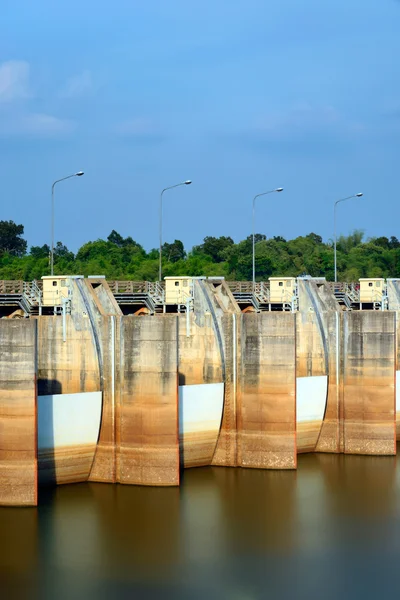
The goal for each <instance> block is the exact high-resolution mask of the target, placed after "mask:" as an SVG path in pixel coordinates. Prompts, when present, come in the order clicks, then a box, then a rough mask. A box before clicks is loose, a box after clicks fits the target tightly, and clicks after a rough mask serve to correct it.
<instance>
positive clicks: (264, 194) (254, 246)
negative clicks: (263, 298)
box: [253, 187, 283, 292]
mask: <svg viewBox="0 0 400 600" xmlns="http://www.w3.org/2000/svg"><path fill="white" fill-rule="evenodd" d="M274 192H283V188H281V187H280V188H276V189H275V190H270V191H269V192H263V193H262V194H257V196H254V198H253V292H254V290H255V287H256V252H255V250H256V244H255V241H254V223H255V214H256V199H257V198H259V197H260V196H266V195H267V194H273V193H274Z"/></svg>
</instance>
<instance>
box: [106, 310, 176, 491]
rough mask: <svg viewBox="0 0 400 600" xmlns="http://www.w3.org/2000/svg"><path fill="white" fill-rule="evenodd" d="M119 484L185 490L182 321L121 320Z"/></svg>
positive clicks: (171, 317)
mask: <svg viewBox="0 0 400 600" xmlns="http://www.w3.org/2000/svg"><path fill="white" fill-rule="evenodd" d="M121 321H122V323H121V386H120V403H119V410H118V413H117V442H118V447H119V449H118V453H117V481H119V482H120V483H130V484H140V485H160V486H163V485H164V486H165V485H179V440H178V318H177V317H176V316H175V315H163V316H160V317H159V318H158V317H157V318H146V317H122V318H121Z"/></svg>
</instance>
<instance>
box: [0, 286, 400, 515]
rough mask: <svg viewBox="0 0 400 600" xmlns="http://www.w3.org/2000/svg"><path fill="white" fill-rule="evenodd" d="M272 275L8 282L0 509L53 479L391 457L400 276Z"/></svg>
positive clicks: (150, 476) (114, 478)
mask: <svg viewBox="0 0 400 600" xmlns="http://www.w3.org/2000/svg"><path fill="white" fill-rule="evenodd" d="M273 279H274V281H272V280H271V282H270V284H269V287H268V286H267V285H264V284H260V283H257V284H256V286H252V285H251V284H250V285H249V284H246V283H243V282H242V283H239V282H233V283H232V282H225V281H224V280H223V279H218V278H215V279H211V278H209V279H206V278H180V277H178V278H167V281H166V284H165V289H164V287H163V286H162V285H161V284H146V285H142V284H140V286H139V285H136V284H135V282H125V284H126V285H125V287H124V288H123V290H124V291H121V287H123V286H122V282H110V283H108V282H107V281H106V280H105V279H104V278H102V277H91V278H87V279H85V278H83V277H80V276H74V277H72V276H71V277H69V276H68V277H67V276H63V277H62V276H56V277H46V278H43V281H42V282H34V283H33V284H24V283H23V282H14V283H13V282H1V284H0V308H1V310H2V315H3V317H14V318H2V319H0V504H2V505H15V506H35V505H37V502H38V486H39V485H42V484H63V483H73V482H82V481H95V482H104V483H123V484H134V485H150V486H178V485H179V482H180V473H181V469H182V468H190V467H196V466H206V465H214V466H230V467H247V468H257V469H296V467H297V455H298V454H299V453H303V452H326V453H344V454H358V455H382V456H384V455H395V453H396V431H397V437H398V436H399V435H400V426H399V425H400V391H399V392H397V387H398V386H397V379H398V377H397V374H398V372H399V370H400V367H399V357H400V355H399V347H400V345H399V319H398V313H399V311H400V282H397V280H388V281H387V282H383V280H377V279H375V280H365V281H366V282H367V284H368V285H364V283H363V281H361V282H360V290H358V289H357V287H351V286H350V287H346V285H347V284H339V285H336V287H334V286H333V284H329V283H328V282H326V281H325V280H323V279H312V278H298V279H294V278H273ZM168 280H169V281H168ZM371 282H373V283H372V286H370V283H371ZM377 282H381V284H382V286H378V285H377ZM130 284H132V285H130ZM133 284H135V285H133ZM281 284H282V285H281ZM139 287H140V289H139ZM17 288H18V289H17ZM364 288H365V290H366V292H365V293H366V294H367V295H366V296H365V294H364V292H363V289H364ZM383 288H384V293H383ZM357 293H358V294H359V296H357ZM363 294H364V296H363ZM16 317H21V318H16ZM24 317H25V318H24ZM396 406H398V407H399V408H398V409H396Z"/></svg>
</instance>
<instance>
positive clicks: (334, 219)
mask: <svg viewBox="0 0 400 600" xmlns="http://www.w3.org/2000/svg"><path fill="white" fill-rule="evenodd" d="M361 196H363V194H362V192H359V193H358V194H353V195H352V196H347V198H342V199H341V200H336V202H335V205H334V208H333V222H334V256H335V283H337V261H336V206H337V205H338V204H339V202H344V201H345V200H350V199H351V198H361Z"/></svg>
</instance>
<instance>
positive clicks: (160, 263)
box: [158, 179, 192, 281]
mask: <svg viewBox="0 0 400 600" xmlns="http://www.w3.org/2000/svg"><path fill="white" fill-rule="evenodd" d="M191 183H192V182H191V181H190V179H187V180H186V181H182V182H181V183H176V184H175V185H170V186H169V187H166V188H164V189H163V191H162V192H161V195H160V262H159V267H158V280H159V281H161V277H162V200H163V193H164V192H166V191H167V190H172V188H176V187H179V186H181V185H190V184H191Z"/></svg>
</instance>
